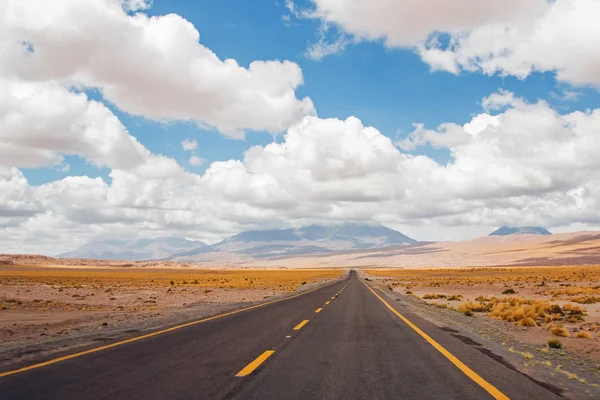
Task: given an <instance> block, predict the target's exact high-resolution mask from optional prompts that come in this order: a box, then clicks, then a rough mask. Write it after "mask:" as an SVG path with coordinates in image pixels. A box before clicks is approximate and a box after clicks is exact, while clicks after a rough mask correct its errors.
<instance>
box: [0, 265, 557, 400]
mask: <svg viewBox="0 0 600 400" xmlns="http://www.w3.org/2000/svg"><path fill="white" fill-rule="evenodd" d="M367 284H368V282H363V281H361V280H360V279H359V278H358V277H357V275H356V273H354V272H351V273H350V274H349V276H348V278H346V279H344V280H341V281H336V282H334V283H331V284H328V285H324V286H322V287H319V288H317V289H314V290H312V291H308V292H305V293H302V294H299V295H294V296H290V297H288V298H285V299H282V300H276V301H271V302H267V303H263V304H262V305H258V306H253V307H249V308H246V309H242V310H238V311H234V312H230V313H227V314H225V315H221V316H216V317H213V318H207V319H204V320H199V321H192V322H190V323H187V324H184V325H180V326H177V327H173V328H169V329H165V330H162V331H158V332H154V333H151V334H147V335H143V336H142V337H138V338H134V339H129V340H126V341H123V342H117V343H112V344H108V345H105V346H102V347H100V348H95V349H91V350H88V351H84V352H81V353H77V354H72V355H69V356H66V357H62V358H58V359H53V360H48V361H45V362H41V363H39V364H35V365H32V366H29V367H24V368H22V369H20V370H13V371H0V399H2V400H13V399H40V400H41V399H77V400H87V399H112V400H114V399H144V400H153V399H210V400H212V399H261V400H269V399H277V400H280V399H368V400H376V399H461V400H466V399H477V400H479V399H494V398H495V399H508V398H510V399H528V400H529V399H556V398H560V397H558V396H556V395H555V394H554V393H552V392H551V391H549V390H547V389H545V388H544V387H542V386H540V385H538V384H536V383H535V382H534V381H532V380H530V379H529V378H527V377H526V376H524V375H522V374H520V373H518V372H516V371H514V370H512V369H510V368H508V367H507V366H505V365H504V364H502V363H499V362H497V361H495V360H493V359H492V358H490V357H489V356H487V355H486V354H484V353H482V352H481V351H479V350H478V349H476V348H474V347H473V346H470V345H468V344H465V343H464V342H463V341H461V340H459V339H457V338H456V337H454V336H452V335H451V334H450V333H448V332H446V331H444V330H442V329H440V328H438V327H436V326H434V325H432V324H431V323H429V322H427V321H425V320H423V319H422V318H420V317H418V316H416V315H414V314H411V313H409V312H408V311H407V310H406V309H405V308H403V307H402V305H401V304H399V303H398V302H394V301H391V300H389V298H387V297H386V296H385V295H384V294H382V293H381V292H379V291H378V290H375V289H372V288H370V287H369V286H367Z"/></svg>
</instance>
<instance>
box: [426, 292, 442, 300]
mask: <svg viewBox="0 0 600 400" xmlns="http://www.w3.org/2000/svg"><path fill="white" fill-rule="evenodd" d="M446 297H448V296H446V295H445V294H438V293H427V294H424V295H423V298H424V299H426V300H437V299H445V298H446Z"/></svg>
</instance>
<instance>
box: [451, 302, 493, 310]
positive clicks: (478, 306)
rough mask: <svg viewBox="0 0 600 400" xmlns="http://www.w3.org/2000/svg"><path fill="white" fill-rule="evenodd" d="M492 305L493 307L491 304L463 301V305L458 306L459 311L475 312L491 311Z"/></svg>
mask: <svg viewBox="0 0 600 400" xmlns="http://www.w3.org/2000/svg"><path fill="white" fill-rule="evenodd" d="M491 307H492V305H491V304H486V303H476V302H474V301H467V302H464V303H461V305H459V306H458V311H460V312H465V311H466V310H471V311H474V312H488V311H490V309H491Z"/></svg>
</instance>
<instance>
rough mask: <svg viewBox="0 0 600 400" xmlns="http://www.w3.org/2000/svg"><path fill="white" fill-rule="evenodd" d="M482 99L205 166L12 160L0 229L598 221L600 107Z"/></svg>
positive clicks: (5, 176) (322, 133) (216, 229)
mask: <svg viewBox="0 0 600 400" xmlns="http://www.w3.org/2000/svg"><path fill="white" fill-rule="evenodd" d="M481 103H482V105H484V108H483V110H482V112H481V113H480V114H477V115H475V116H473V117H472V119H471V120H470V121H469V122H468V123H466V124H464V125H459V124H456V123H452V122H446V123H444V124H441V125H440V126H438V127H436V128H429V127H426V126H424V125H422V124H416V127H415V130H414V131H413V132H412V133H411V134H410V135H409V136H408V138H407V139H406V140H405V141H403V142H402V143H400V144H398V143H396V144H395V143H393V142H392V141H391V140H390V139H389V138H388V137H386V136H384V135H383V134H381V133H380V132H379V131H378V130H377V129H376V128H373V127H369V126H365V125H364V124H363V123H362V122H361V121H360V120H359V119H358V118H356V117H349V118H347V119H346V120H339V119H335V118H330V119H321V118H317V117H305V118H304V119H303V120H302V121H301V122H300V123H298V124H296V125H294V126H293V127H291V128H290V129H289V130H288V131H287V133H286V134H285V135H284V136H283V141H277V142H273V143H270V144H267V145H265V146H255V147H252V148H250V149H248V150H247V151H246V153H245V154H244V157H243V158H242V159H240V160H228V161H219V162H213V163H212V164H211V165H209V166H208V168H207V169H206V171H205V172H204V173H203V174H195V173H190V172H186V171H185V170H184V169H183V168H181V166H179V165H178V164H177V163H176V162H175V161H174V160H172V159H168V158H165V157H161V156H157V155H151V156H150V157H149V158H148V160H147V161H146V162H144V163H143V164H141V165H140V166H137V167H134V168H130V169H119V168H113V169H112V170H111V172H110V177H111V182H110V183H107V182H105V181H104V180H103V179H101V178H95V179H92V178H88V177H68V178H65V179H62V180H59V181H55V182H50V183H47V184H44V185H41V186H31V185H29V184H28V183H27V181H26V179H25V178H24V177H23V175H22V173H21V172H20V171H19V170H18V169H16V168H14V167H10V168H4V169H3V170H1V174H0V189H2V190H1V192H0V193H1V194H0V196H2V197H0V204H2V207H1V208H0V217H1V218H3V219H2V220H1V221H0V222H2V224H1V225H2V226H1V227H0V232H2V235H1V236H2V237H4V238H7V240H10V241H11V243H16V242H15V241H16V240H19V242H18V243H19V246H26V247H27V246H29V247H28V248H34V249H35V248H42V249H43V248H44V246H50V243H51V241H50V233H49V232H50V228H48V227H52V229H54V228H56V229H60V232H61V233H60V234H61V235H63V234H64V235H68V234H71V235H72V234H73V233H74V232H77V238H78V239H79V240H81V241H85V240H89V239H91V238H93V237H98V236H102V235H105V236H106V235H109V234H110V233H113V234H114V232H116V231H118V232H119V233H120V234H123V235H126V234H137V233H135V232H145V233H146V234H155V235H158V234H165V233H170V234H173V233H178V234H181V235H183V236H187V237H194V238H198V239H204V240H208V241H210V240H215V239H217V238H221V237H223V236H225V235H227V234H232V233H235V232H237V231H239V230H243V229H252V228H254V229H256V228H264V227H265V226H289V225H298V224H304V223H314V222H323V221H348V220H350V221H378V222H381V223H385V224H388V225H391V226H417V227H418V226H426V227H435V226H440V227H446V228H445V230H444V232H448V229H450V227H457V226H461V227H463V226H466V227H480V226H495V225H501V224H524V223H527V224H536V225H545V226H548V227H555V226H556V227H560V226H568V225H570V224H573V223H577V224H586V225H587V226H593V225H600V217H598V216H599V215H600V212H599V211H600V201H598V199H600V172H598V171H600V159H598V157H597V154H599V152H600V148H599V146H600V144H598V141H597V140H595V135H596V133H597V132H598V131H599V130H600V110H592V111H588V112H580V111H576V112H571V113H568V114H561V113H560V112H558V111H556V110H554V109H552V108H551V107H550V106H549V105H548V104H547V103H546V102H544V101H537V102H533V103H529V102H527V101H525V100H523V99H521V98H518V97H517V96H515V95H514V94H512V93H510V92H498V93H493V94H491V95H490V96H488V97H487V98H485V99H483V100H482V102H481ZM424 145H434V146H436V147H440V148H446V149H448V151H449V152H450V154H451V156H452V158H451V160H450V161H449V162H448V163H447V164H440V163H438V162H436V161H434V160H433V159H431V158H429V157H426V156H423V155H413V154H411V153H410V152H406V151H408V150H410V151H412V150H415V149H418V148H419V147H420V146H424ZM399 147H400V148H399ZM402 149H408V150H405V151H403V150H402ZM429 229H430V230H429V231H430V232H431V229H433V228H429ZM417 230H418V229H417ZM34 237H38V238H39V241H38V242H37V244H35V243H34V241H33V239H32V238H34ZM431 238H432V237H420V239H431ZM436 238H438V237H433V239H436ZM55 242H56V240H54V242H52V243H53V244H52V246H54V247H52V248H54V249H56V247H55V246H56V244H55ZM44 243H46V244H44ZM69 243H70V244H71V246H72V242H69ZM13 246H14V244H13ZM36 246H37V247H36ZM56 250H58V249H56ZM64 250H67V248H65V249H64Z"/></svg>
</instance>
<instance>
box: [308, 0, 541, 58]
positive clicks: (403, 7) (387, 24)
mask: <svg viewBox="0 0 600 400" xmlns="http://www.w3.org/2000/svg"><path fill="white" fill-rule="evenodd" d="M312 1H313V3H314V7H315V9H314V11H313V12H312V13H311V14H310V15H311V16H313V17H318V18H321V19H322V20H323V21H325V22H327V23H332V24H336V25H338V26H339V27H340V28H342V29H343V30H344V31H346V32H349V33H351V34H353V35H355V36H357V37H358V38H359V39H363V40H379V39H383V40H384V41H385V43H386V45H388V46H390V47H408V46H412V45H414V44H415V43H419V42H421V41H423V40H425V39H427V38H428V37H429V35H430V34H431V33H432V32H436V31H438V32H462V31H465V30H470V29H473V28H475V27H478V26H482V25H486V24H489V23H493V22H500V21H510V20H514V19H522V18H525V17H526V16H529V15H536V14H537V13H539V11H540V10H541V9H542V8H543V6H544V5H545V1H544V0H529V1H520V0H508V1H506V0H488V1H479V0H458V1H452V2H448V1H444V0H424V1H419V2H418V4H416V3H415V2H414V1H411V0H372V1H362V0H349V1H339V0H312Z"/></svg>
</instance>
